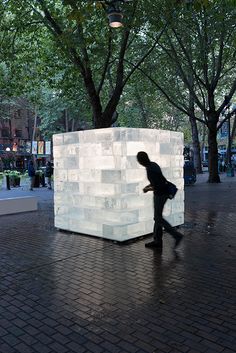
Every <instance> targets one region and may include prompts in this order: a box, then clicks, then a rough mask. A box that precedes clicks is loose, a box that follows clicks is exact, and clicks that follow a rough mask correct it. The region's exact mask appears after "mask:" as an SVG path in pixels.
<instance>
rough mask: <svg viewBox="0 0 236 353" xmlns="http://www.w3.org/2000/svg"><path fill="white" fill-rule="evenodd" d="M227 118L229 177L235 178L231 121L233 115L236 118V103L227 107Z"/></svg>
mask: <svg viewBox="0 0 236 353" xmlns="http://www.w3.org/2000/svg"><path fill="white" fill-rule="evenodd" d="M226 110H227V115H226V116H227V118H228V148H227V176H232V177H233V176H234V168H233V167H232V162H231V156H232V153H231V149H232V138H231V126H230V125H231V124H230V119H231V117H232V116H233V115H235V116H236V104H234V103H229V104H228V105H227V108H226Z"/></svg>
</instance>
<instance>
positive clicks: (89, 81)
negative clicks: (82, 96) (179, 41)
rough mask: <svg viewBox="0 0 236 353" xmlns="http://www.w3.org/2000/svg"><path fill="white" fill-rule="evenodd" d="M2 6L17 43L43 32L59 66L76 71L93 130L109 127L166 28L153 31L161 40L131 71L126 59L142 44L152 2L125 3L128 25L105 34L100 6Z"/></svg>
mask: <svg viewBox="0 0 236 353" xmlns="http://www.w3.org/2000/svg"><path fill="white" fill-rule="evenodd" d="M157 3H159V1H157ZM157 3H156V4H155V7H156V6H157ZM6 6H7V11H8V12H10V13H11V16H13V20H12V23H14V26H15V28H16V31H15V32H14V35H16V37H19V36H20V35H22V33H23V32H24V30H28V31H29V29H31V31H32V35H35V33H36V32H38V31H39V28H41V29H42V27H43V28H44V29H45V28H46V29H47V31H49V33H50V36H51V39H52V41H53V43H54V49H55V50H56V52H57V53H60V55H61V57H62V58H63V60H64V59H65V58H67V60H68V59H69V61H70V62H71V63H73V65H74V67H75V68H76V69H77V71H79V73H80V75H81V77H82V79H83V83H84V87H85V90H86V92H87V94H88V97H89V101H90V105H91V108H92V114H93V122H94V127H96V128H101V127H109V126H111V124H112V123H113V122H114V121H113V118H114V113H115V111H116V108H117V105H118V103H119V100H120V97H121V94H122V92H123V89H124V87H125V85H126V84H127V82H128V80H129V79H130V77H131V76H132V74H133V73H134V71H135V70H136V69H137V68H138V67H139V66H140V65H141V64H142V62H143V61H144V60H145V59H146V58H147V57H148V56H149V55H150V53H151V52H152V51H153V50H154V49H155V47H156V44H157V42H158V40H159V38H160V36H161V34H162V33H163V31H164V28H165V26H163V22H162V21H161V20H160V23H159V25H158V26H157V27H156V31H157V32H159V36H157V38H156V39H155V41H153V43H152V44H151V45H150V46H147V47H146V50H145V52H143V53H139V54H140V55H139V56H138V57H137V59H136V63H135V67H133V68H129V67H128V66H127V65H126V63H125V56H127V55H128V54H129V53H130V52H132V47H133V44H134V43H136V42H139V41H140V40H142V39H141V37H142V35H143V33H144V32H145V30H146V29H145V25H144V23H143V20H145V11H144V9H145V8H147V7H148V6H149V8H150V7H153V5H152V2H151V1H143V0H139V1H133V2H127V3H125V5H124V7H125V18H126V23H125V26H124V28H122V29H120V30H118V31H113V30H111V29H109V28H108V26H107V23H106V17H105V14H104V2H102V1H77V0H64V1H63V2H61V1H59V0H56V1H51V0H37V1H35V2H33V3H32V1H28V0H23V1H22V0H21V1H19V0H9V1H8V2H7V4H6ZM141 33H142V35H140V34H141ZM69 61H68V62H69ZM109 70H110V72H111V75H112V77H113V82H114V87H113V90H112V92H111V90H110V85H109V82H108V72H109ZM116 118H117V116H115V119H116Z"/></svg>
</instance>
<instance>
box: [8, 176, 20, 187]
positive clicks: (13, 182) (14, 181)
mask: <svg viewBox="0 0 236 353" xmlns="http://www.w3.org/2000/svg"><path fill="white" fill-rule="evenodd" d="M10 186H12V187H19V186H20V176H16V175H13V176H12V175H11V176H10Z"/></svg>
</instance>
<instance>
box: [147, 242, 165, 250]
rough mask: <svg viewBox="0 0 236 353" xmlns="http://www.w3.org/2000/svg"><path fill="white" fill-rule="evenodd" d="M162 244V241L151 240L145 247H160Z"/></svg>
mask: <svg viewBox="0 0 236 353" xmlns="http://www.w3.org/2000/svg"><path fill="white" fill-rule="evenodd" d="M162 245H163V244H162V241H158V242H157V241H151V242H150V243H146V244H145V248H152V249H154V248H155V249H162Z"/></svg>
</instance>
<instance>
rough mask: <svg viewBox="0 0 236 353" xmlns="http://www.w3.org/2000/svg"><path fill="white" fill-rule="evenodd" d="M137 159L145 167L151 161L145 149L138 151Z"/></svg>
mask: <svg viewBox="0 0 236 353" xmlns="http://www.w3.org/2000/svg"><path fill="white" fill-rule="evenodd" d="M137 161H138V162H139V164H141V165H142V166H144V167H146V166H147V165H148V164H149V163H150V162H151V161H150V159H149V157H148V154H147V153H146V152H144V151H140V152H138V154H137Z"/></svg>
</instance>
